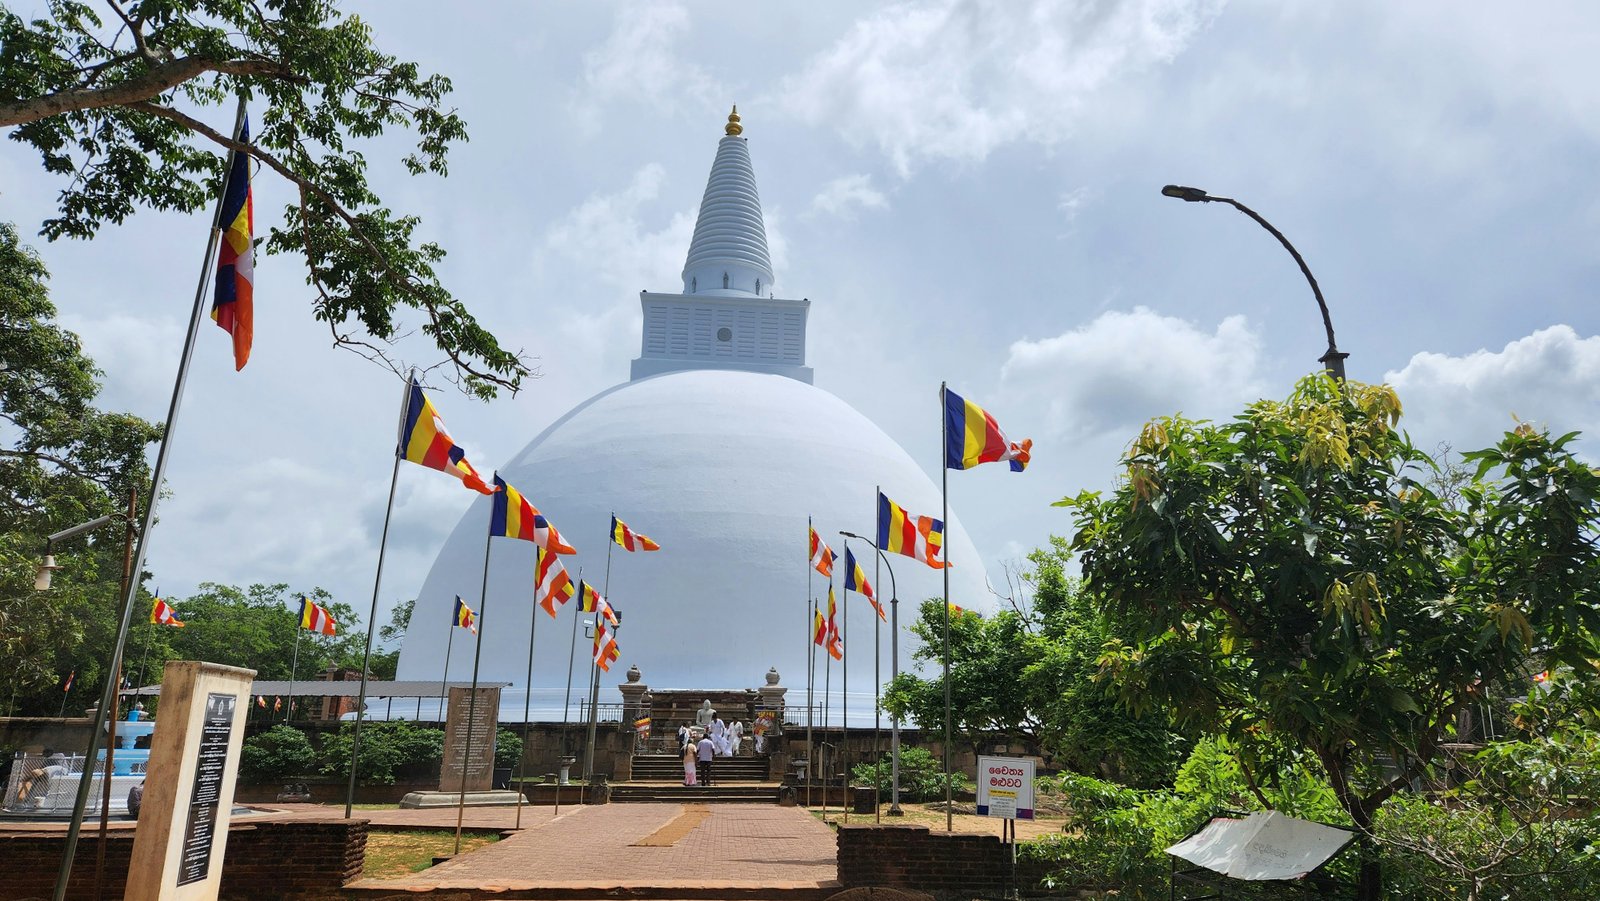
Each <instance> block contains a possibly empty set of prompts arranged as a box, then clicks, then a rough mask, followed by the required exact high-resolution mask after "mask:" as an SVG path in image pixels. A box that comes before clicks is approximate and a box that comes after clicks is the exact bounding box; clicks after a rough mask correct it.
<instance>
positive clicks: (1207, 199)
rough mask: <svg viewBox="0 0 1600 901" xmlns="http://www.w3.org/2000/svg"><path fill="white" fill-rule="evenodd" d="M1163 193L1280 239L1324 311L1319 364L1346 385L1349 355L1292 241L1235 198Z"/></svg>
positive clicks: (1173, 189)
mask: <svg viewBox="0 0 1600 901" xmlns="http://www.w3.org/2000/svg"><path fill="white" fill-rule="evenodd" d="M1161 193H1162V194H1163V195H1164V196H1167V197H1176V198H1177V199H1179V200H1182V201H1185V202H1187V203H1226V204H1228V205H1229V206H1231V207H1233V208H1234V209H1236V210H1238V211H1239V212H1241V213H1243V214H1245V215H1246V216H1249V217H1250V218H1251V219H1254V220H1255V221H1256V224H1257V225H1259V226H1261V227H1262V228H1264V229H1266V230H1267V231H1269V232H1271V233H1272V236H1273V237H1274V238H1277V239H1278V243H1279V244H1282V245H1283V249H1284V250H1287V251H1289V255H1290V256H1292V257H1294V261H1295V263H1297V264H1299V266H1300V273H1301V274H1302V275H1304V276H1305V277H1306V282H1307V283H1309V284H1310V285H1311V293H1312V294H1314V295H1316V298H1317V309H1319V310H1321V311H1322V327H1323V328H1324V329H1325V330H1326V331H1327V333H1328V349H1327V351H1326V352H1324V353H1323V355H1322V356H1320V357H1318V358H1317V362H1318V363H1321V364H1322V365H1323V367H1324V368H1326V369H1327V370H1328V372H1330V373H1332V374H1333V377H1334V378H1335V379H1337V380H1339V381H1341V382H1342V381H1344V361H1345V358H1346V357H1348V356H1350V355H1349V354H1347V353H1343V352H1341V351H1340V350H1339V345H1338V343H1337V342H1335V341H1334V340H1333V319H1332V318H1331V317H1329V316H1328V304H1327V301H1325V300H1323V299H1322V289H1321V288H1320V287H1318V286H1317V279H1316V277H1315V276H1313V275H1312V274H1311V267H1309V266H1307V265H1306V261H1305V259H1304V258H1303V257H1301V256H1300V251H1298V250H1295V249H1294V245H1293V244H1290V243H1289V239H1288V238H1285V237H1284V236H1283V232H1280V231H1278V230H1277V229H1276V228H1273V227H1272V223H1270V222H1268V221H1267V220H1265V219H1263V218H1261V215H1260V214H1259V213H1257V212H1256V211H1255V210H1252V209H1250V208H1249V207H1247V206H1245V205H1244V204H1242V203H1240V202H1239V201H1237V200H1234V199H1233V198H1232V197H1215V196H1213V195H1211V194H1207V193H1206V192H1205V191H1204V190H1202V189H1200V188H1191V187H1188V186H1186V185H1167V186H1166V187H1163V188H1162V189H1161Z"/></svg>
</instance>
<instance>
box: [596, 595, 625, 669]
mask: <svg viewBox="0 0 1600 901" xmlns="http://www.w3.org/2000/svg"><path fill="white" fill-rule="evenodd" d="M602 603H603V602H602ZM620 656H622V651H621V650H620V649H619V648H618V647H617V639H616V636H614V635H612V634H611V631H610V630H609V629H607V628H606V624H605V621H604V620H601V621H597V622H596V623H595V627H594V664H595V666H598V667H600V671H601V672H610V671H611V664H612V663H613V662H614V661H615V660H616V659H617V658H618V657H620Z"/></svg>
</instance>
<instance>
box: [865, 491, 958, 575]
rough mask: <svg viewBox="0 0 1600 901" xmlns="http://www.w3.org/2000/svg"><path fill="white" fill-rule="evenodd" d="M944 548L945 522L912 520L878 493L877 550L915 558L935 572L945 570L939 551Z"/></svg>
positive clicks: (916, 518) (917, 518) (882, 494)
mask: <svg viewBox="0 0 1600 901" xmlns="http://www.w3.org/2000/svg"><path fill="white" fill-rule="evenodd" d="M943 547H944V522H943V521H942V520H938V519H934V518H933V517H931V516H912V515H911V514H910V513H907V512H906V508H904V507H902V506H900V505H899V504H897V503H895V502H894V501H891V500H889V498H888V497H887V496H885V495H884V493H883V492H881V491H880V492H878V548H879V549H880V550H884V551H888V552H889V553H891V554H904V555H906V556H907V557H915V558H916V559H918V560H921V561H922V562H923V563H926V564H928V565H929V566H931V567H933V568H934V569H944V566H945V564H944V561H942V560H940V559H939V550H940V549H941V548H943Z"/></svg>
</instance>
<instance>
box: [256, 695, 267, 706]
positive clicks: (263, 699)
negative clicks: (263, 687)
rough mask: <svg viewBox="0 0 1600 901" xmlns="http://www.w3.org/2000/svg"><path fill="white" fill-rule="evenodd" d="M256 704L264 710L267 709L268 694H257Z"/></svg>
mask: <svg viewBox="0 0 1600 901" xmlns="http://www.w3.org/2000/svg"><path fill="white" fill-rule="evenodd" d="M256 706H257V707H260V708H261V709H262V710H266V709H267V696H266V695H256Z"/></svg>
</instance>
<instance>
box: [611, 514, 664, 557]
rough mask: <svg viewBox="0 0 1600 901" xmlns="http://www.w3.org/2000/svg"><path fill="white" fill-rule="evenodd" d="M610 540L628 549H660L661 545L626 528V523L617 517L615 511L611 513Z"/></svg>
mask: <svg viewBox="0 0 1600 901" xmlns="http://www.w3.org/2000/svg"><path fill="white" fill-rule="evenodd" d="M611 540H612V541H615V542H616V543H617V544H618V545H619V546H621V547H622V548H623V549H624V550H628V551H659V550H661V545H659V544H656V543H655V542H654V541H651V540H650V539H649V538H647V537H645V536H644V535H640V534H639V533H638V532H635V531H634V530H632V529H630V528H628V524H627V523H625V522H623V521H622V520H620V519H618V518H617V514H615V513H613V514H611Z"/></svg>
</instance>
